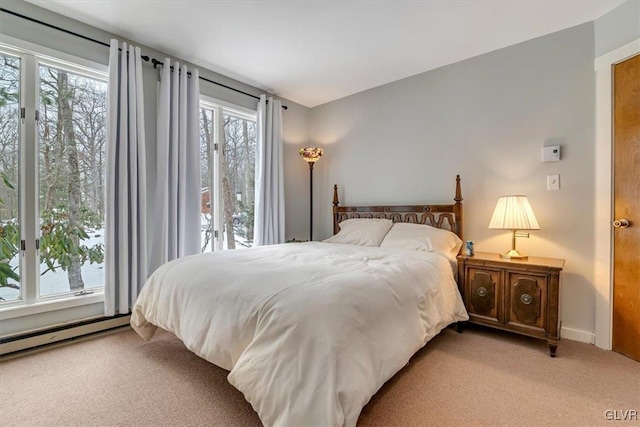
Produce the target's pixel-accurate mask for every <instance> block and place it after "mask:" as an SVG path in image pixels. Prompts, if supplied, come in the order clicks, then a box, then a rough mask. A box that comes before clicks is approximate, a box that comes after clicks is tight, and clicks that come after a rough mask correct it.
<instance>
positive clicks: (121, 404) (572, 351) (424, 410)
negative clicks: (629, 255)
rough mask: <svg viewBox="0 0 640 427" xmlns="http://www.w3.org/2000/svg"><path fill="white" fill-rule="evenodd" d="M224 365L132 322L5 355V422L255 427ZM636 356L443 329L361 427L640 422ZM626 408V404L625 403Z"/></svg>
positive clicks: (383, 393) (1, 400) (1, 419)
mask: <svg viewBox="0 0 640 427" xmlns="http://www.w3.org/2000/svg"><path fill="white" fill-rule="evenodd" d="M226 375H227V373H226V372H225V371H224V370H222V369H220V368H217V367H216V366H214V365H212V364H210V363H208V362H206V361H204V360H202V359H200V358H198V357H197V356H195V355H194V354H192V353H190V352H189V351H188V350H186V349H185V348H184V346H183V345H182V343H181V342H180V341H178V340H177V339H176V338H175V337H174V336H173V335H171V334H169V333H166V332H162V333H158V334H156V336H155V337H154V338H153V340H152V341H151V342H149V343H145V342H144V341H143V340H142V339H140V338H139V337H138V336H137V335H136V334H135V333H134V332H133V331H131V330H128V329H127V330H124V331H123V332H121V333H116V334H112V335H109V336H104V337H100V338H96V339H92V340H88V341H85V342H80V343H75V344H72V345H69V346H65V347H60V348H56V349H52V350H48V351H44V352H41V353H37V354H32V355H28V356H25V357H20V358H17V359H13V360H7V361H4V362H2V363H0V424H1V425H3V426H13V425H21V426H22V425H24V426H38V425H40V426H58V425H65V426H67V425H69V426H85V425H105V426H106V425H135V426H163V425H174V426H192V425H193V426H195V425H207V426H235V425H237V426H252V425H259V424H260V421H259V419H258V417H257V415H256V413H255V412H254V411H253V410H252V408H251V406H250V405H249V404H248V403H247V402H246V401H245V400H244V398H243V396H242V394H241V393H240V392H239V391H237V390H236V389H234V388H233V387H232V386H231V385H229V383H228V382H227V380H226ZM628 409H635V410H637V411H638V413H639V414H640V363H637V362H634V361H632V360H630V359H627V358H625V357H624V356H621V355H619V354H616V353H612V352H606V351H602V350H599V349H597V348H596V347H594V346H591V345H587V344H581V343H577V342H573V341H568V340H563V341H562V342H561V343H560V347H559V348H558V357H557V358H555V359H552V358H550V357H549V356H548V353H547V346H546V343H544V342H542V341H538V340H534V339H529V338H526V337H520V336H516V335H512V334H507V333H502V332H499V331H494V330H488V329H482V328H472V329H468V330H466V331H465V332H464V334H462V335H460V334H458V333H456V332H455V331H453V330H450V329H449V330H446V331H444V332H443V333H442V334H440V335H439V336H438V337H436V338H434V339H433V340H432V341H431V342H430V343H429V344H427V346H426V347H425V348H424V349H422V350H421V351H420V352H418V353H417V354H416V355H415V356H414V357H413V359H412V360H411V362H410V363H409V365H408V366H407V367H405V368H404V369H403V370H402V371H400V372H399V373H398V374H397V375H396V376H395V377H394V378H392V379H391V380H390V381H389V382H388V383H387V384H386V385H385V386H384V387H383V388H382V389H381V390H380V391H379V392H378V393H377V394H376V395H375V396H374V397H373V399H372V400H371V402H370V403H369V404H368V405H367V406H366V407H365V409H364V410H363V412H362V415H361V417H360V422H359V425H362V426H374V425H375V426H428V425H433V426H445V425H461V426H475V425H478V426H480V425H510V426H517V425H526V426H543V425H558V426H567V425H576V426H586V425H606V424H608V425H616V426H618V425H638V423H639V422H638V421H635V422H625V421H607V419H606V418H605V411H606V410H618V411H620V410H628ZM617 415H618V418H621V412H618V413H617Z"/></svg>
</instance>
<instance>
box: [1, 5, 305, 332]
mask: <svg viewBox="0 0 640 427" xmlns="http://www.w3.org/2000/svg"><path fill="white" fill-rule="evenodd" d="M0 6H2V7H3V8H6V9H8V10H11V11H14V12H17V13H20V14H23V15H26V16H29V17H31V18H35V19H38V20H41V21H44V22H47V23H49V24H53V25H56V26H59V27H62V28H65V29H68V30H70V31H73V32H76V33H79V34H82V35H85V36H88V37H91V38H94V39H97V40H101V41H104V42H107V43H108V42H109V40H110V39H111V38H117V39H119V40H121V41H129V40H127V39H125V38H123V37H119V36H117V35H113V34H110V33H107V32H105V31H102V30H99V29H97V28H95V27H92V26H89V25H86V24H83V23H81V22H78V21H75V20H73V19H70V18H67V17H65V16H62V15H58V14H56V13H53V12H51V11H48V10H46V9H42V8H40V7H37V6H35V5H32V4H30V3H26V2H23V1H21V0H0ZM0 33H2V34H5V35H8V36H11V37H15V38H18V39H22V40H24V41H27V42H31V43H35V44H38V45H41V46H44V47H47V48H50V49H55V50H57V51H60V52H64V53H68V54H71V55H75V56H78V57H80V58H84V59H88V60H91V61H94V62H97V63H100V64H108V59H109V49H108V48H107V47H102V46H100V45H97V44H94V43H92V42H89V41H85V40H82V39H79V38H77V37H75V36H72V35H68V34H65V33H62V32H59V31H57V30H54V29H50V28H47V27H44V26H42V25H39V24H36V23H32V22H29V21H26V20H24V19H21V18H18V17H14V16H11V15H8V14H6V13H2V12H0ZM129 42H130V41H129ZM139 46H140V47H141V48H142V51H143V54H145V55H149V56H151V57H155V58H157V59H160V60H162V59H163V58H164V57H165V54H163V53H162V52H159V51H156V50H154V49H151V48H148V47H145V46H142V45H139ZM173 59H179V58H173ZM181 62H185V61H181ZM213 62H215V60H214V61H213ZM186 63H187V65H189V66H191V67H193V64H190V63H188V62H186ZM197 68H198V69H199V70H200V75H201V76H203V77H206V78H209V79H211V80H214V81H217V82H220V83H223V84H226V85H228V86H231V87H235V88H237V89H240V90H242V91H245V92H248V93H252V94H255V95H260V94H261V93H262V92H261V91H260V90H259V89H258V88H255V87H252V86H249V85H246V84H244V83H241V82H238V81H236V80H233V79H230V78H228V77H225V76H223V75H220V74H217V73H214V72H212V71H209V70H206V69H204V68H202V67H197ZM143 72H144V76H143V77H144V93H145V121H146V123H145V130H146V136H147V144H148V147H149V148H150V150H149V153H148V158H149V163H148V165H149V166H148V175H149V182H150V183H153V182H154V181H155V179H154V174H155V168H154V164H155V156H154V154H153V147H154V146H155V134H156V122H155V109H156V107H155V105H156V81H157V72H156V70H154V69H153V67H152V66H151V65H150V64H148V63H147V64H143ZM200 91H201V93H202V94H203V95H208V96H211V97H213V98H217V99H220V100H223V101H227V102H230V103H233V104H236V105H240V106H243V107H246V108H252V109H255V108H256V106H257V100H255V99H253V98H251V97H248V96H245V95H242V94H239V93H236V92H233V91H230V90H228V89H224V88H222V87H220V86H216V85H213V84H210V83H207V82H203V81H201V82H200ZM282 101H283V104H284V105H287V106H288V107H289V108H288V110H285V111H284V112H283V129H284V142H285V152H286V156H285V157H286V159H285V161H286V162H285V174H286V175H287V176H290V175H297V173H298V171H297V168H298V166H299V165H298V162H299V160H298V159H295V162H294V161H293V160H292V159H290V158H291V157H294V154H295V156H298V155H297V148H298V146H301V145H303V143H304V142H305V141H306V140H307V137H308V114H309V109H308V108H307V107H304V106H301V105H299V104H296V103H294V102H292V101H289V100H286V99H283V100H282ZM292 153H294V154H292ZM303 166H304V165H303ZM290 169H293V171H292V170H290ZM297 185H298V183H297V182H296V180H292V181H291V182H287V185H286V189H285V191H287V192H289V191H291V192H294V193H295V191H296V188H297ZM150 197H151V199H150V200H149V206H150V207H151V206H153V199H152V197H153V195H152V193H150ZM289 207H290V206H289V205H287V208H289ZM149 214H150V215H152V214H153V213H152V212H150V213H149ZM292 217H293V220H292V224H293V225H294V226H295V224H296V220H297V218H298V217H296V216H295V215H292ZM102 313H103V310H102V304H101V303H100V304H96V305H94V306H88V307H81V308H78V309H75V310H61V311H57V312H49V313H44V314H39V315H33V316H24V317H19V318H16V319H12V320H8V321H0V335H6V334H9V333H16V332H20V331H27V330H31V329H34V328H38V327H41V326H45V325H51V324H57V323H62V322H66V321H68V320H70V319H77V318H84V317H88V316H92V315H97V314H102Z"/></svg>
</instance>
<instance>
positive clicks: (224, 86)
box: [0, 7, 288, 110]
mask: <svg viewBox="0 0 640 427" xmlns="http://www.w3.org/2000/svg"><path fill="white" fill-rule="evenodd" d="M0 11H2V12H4V13H8V14H9V15H13V16H17V17H18V18H22V19H26V20H27V21H31V22H35V23H36V24H40V25H43V26H45V27H48V28H52V29H54V30H58V31H61V32H63V33H66V34H70V35H72V36H75V37H78V38H81V39H84V40H87V41H90V42H93V43H96V44H99V45H102V46H106V47H111V45H110V44H109V43H105V42H103V41H100V40H96V39H92V38H91V37H87V36H85V35H82V34H78V33H75V32H73V31H70V30H67V29H65V28H61V27H58V26H55V25H52V24H49V23H47V22H44V21H40V20H38V19H35V18H32V17H30V16H26V15H23V14H21V13H17V12H14V11H11V10H8V9H5V8H4V7H0ZM118 50H119V51H122V49H121V48H118ZM140 58H142V60H143V61H145V62H149V61H151V62H152V63H153V67H154V68H155V67H157V66H158V65H163V63H162V61H158V60H157V59H156V58H149V56H148V55H140ZM171 69H172V70H173V67H171ZM188 74H189V76H191V73H188ZM199 78H200V80H204V81H205V82H209V83H212V84H214V85H218V86H222V87H223V88H226V89H229V90H232V91H234V92H238V93H241V94H243V95H246V96H250V97H251V98H255V99H260V97H259V96H256V95H253V94H250V93H248V92H244V91H242V90H240V89H236V88H233V87H231V86H227V85H225V84H222V83H218V82H216V81H213V80H210V79H208V78H206V77H202V76H199ZM282 108H284V109H285V110H287V109H288V107H287V106H286V105H283V106H282Z"/></svg>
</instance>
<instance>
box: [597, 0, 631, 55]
mask: <svg viewBox="0 0 640 427" xmlns="http://www.w3.org/2000/svg"><path fill="white" fill-rule="evenodd" d="M638 38H640V0H629V1H627V2H625V3H623V4H621V5H620V6H618V7H616V8H615V9H613V10H612V11H611V12H609V13H607V14H605V15H603V16H601V17H600V18H599V19H596V21H595V45H596V46H595V50H596V58H597V57H599V56H601V55H604V54H605V53H609V52H611V51H612V50H614V49H617V48H619V47H620V46H624V45H625V44H627V43H629V42H632V41H634V40H636V39H638Z"/></svg>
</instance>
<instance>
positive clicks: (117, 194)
mask: <svg viewBox="0 0 640 427" xmlns="http://www.w3.org/2000/svg"><path fill="white" fill-rule="evenodd" d="M120 47H121V51H120V52H118V41H117V40H115V39H114V40H111V49H110V52H109V89H108V90H109V92H108V97H107V105H108V108H107V142H106V143H107V150H106V151H107V153H106V157H107V189H106V193H107V206H106V208H107V209H106V230H105V233H106V235H105V300H104V305H105V315H106V316H113V315H115V314H116V313H128V312H129V311H130V308H131V306H132V305H133V303H134V302H135V300H136V298H137V297H138V291H139V290H140V289H141V288H142V286H143V285H144V283H145V281H146V279H147V262H148V259H147V244H146V242H147V228H146V227H147V224H146V215H147V212H146V210H147V199H146V164H145V151H146V148H145V135H144V108H143V107H144V97H143V91H142V62H141V59H140V48H139V47H135V46H127V44H126V43H122V45H121V46H120ZM127 50H128V51H129V52H130V54H129V55H127Z"/></svg>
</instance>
